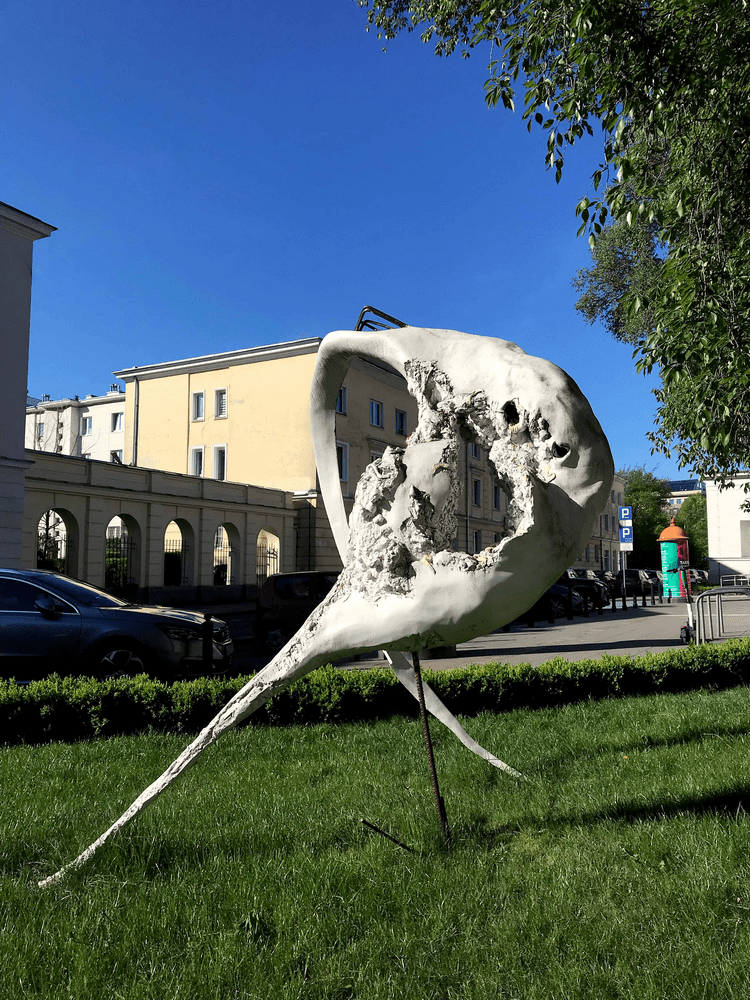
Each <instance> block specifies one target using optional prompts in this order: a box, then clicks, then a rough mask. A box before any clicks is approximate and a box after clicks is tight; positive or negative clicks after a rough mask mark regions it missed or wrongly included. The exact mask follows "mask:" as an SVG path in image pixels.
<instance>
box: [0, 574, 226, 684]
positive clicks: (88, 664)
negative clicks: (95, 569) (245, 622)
mask: <svg viewBox="0 0 750 1000" xmlns="http://www.w3.org/2000/svg"><path fill="white" fill-rule="evenodd" d="M203 626H204V617H203V615H202V614H199V613H198V612H196V611H182V610H178V609H177V608H160V607H152V606H149V605H146V604H130V603H128V602H127V601H123V600H121V599H120V598H119V597H114V596H113V595H112V594H107V593H106V592H105V591H103V590H100V589H99V588H98V587H93V586H91V584H88V583H82V582H81V581H80V580H73V579H71V578H70V577H68V576H63V575H62V574H60V573H53V572H50V571H49V570H42V569H36V570H14V569H0V676H1V677H5V678H8V677H15V678H16V680H24V681H25V680H31V679H34V678H38V677H43V676H46V675H47V674H50V673H53V672H54V673H59V674H89V675H93V676H96V677H116V676H133V675H135V674H139V673H144V672H145V673H149V674H152V675H154V676H157V677H161V678H163V679H165V680H173V679H175V678H177V677H189V676H197V675H200V674H204V673H206V672H207V671H206V670H205V669H204V666H203V659H202V656H203ZM211 637H212V638H211V652H212V656H213V660H212V666H211V668H210V672H214V673H220V672H225V671H227V670H228V669H229V668H230V667H231V664H232V651H233V650H232V641H231V639H230V637H229V630H228V629H227V626H226V624H225V623H224V622H223V621H219V620H218V619H212V621H211Z"/></svg>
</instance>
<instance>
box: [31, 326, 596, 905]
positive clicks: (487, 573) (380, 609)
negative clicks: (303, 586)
mask: <svg viewBox="0 0 750 1000" xmlns="http://www.w3.org/2000/svg"><path fill="white" fill-rule="evenodd" d="M354 357H364V358H372V359H374V360H376V361H381V362H385V363H387V364H389V365H390V366H392V367H393V368H395V369H396V370H397V371H399V372H400V373H401V374H402V375H403V376H404V377H405V378H406V380H407V383H408V386H409V389H410V391H411V393H412V395H413V396H414V397H415V398H416V400H417V403H418V406H419V420H418V424H417V427H416V429H415V430H414V432H413V433H412V435H411V436H410V437H409V439H408V441H407V443H406V447H405V448H387V449H386V451H385V453H384V455H383V456H382V458H380V459H378V460H377V461H375V462H373V463H372V464H371V465H369V466H368V468H367V469H366V471H365V473H364V474H363V476H362V478H361V480H360V482H359V484H358V486H357V491H356V497H355V502H354V507H353V510H352V514H351V518H350V521H349V524H348V525H347V521H346V513H345V509H344V503H343V499H342V496H341V488H340V484H339V470H338V462H337V456H336V441H335V417H336V398H337V395H338V391H339V389H340V387H341V385H342V383H343V380H344V377H345V375H346V372H347V370H348V367H349V364H350V362H351V360H352V358H354ZM310 417H311V423H312V433H313V444H314V448H315V458H316V462H317V466H318V474H319V479H320V485H321V492H322V495H323V499H324V502H325V506H326V509H327V511H328V516H329V519H330V522H331V527H332V529H333V533H334V537H335V539H336V543H337V545H338V547H339V551H340V552H341V554H342V559H343V561H344V570H343V572H342V573H341V575H340V577H339V580H338V582H337V584H336V585H335V587H334V588H333V590H332V591H331V592H330V594H329V595H328V597H327V598H326V599H325V600H324V601H323V602H322V604H320V605H319V606H318V607H317V608H316V609H315V611H314V612H313V613H312V614H311V615H310V617H309V618H308V619H307V621H306V622H305V623H304V625H303V626H302V627H301V628H300V630H299V631H298V632H297V634H296V635H295V636H294V637H293V638H292V639H291V640H290V641H289V642H288V643H287V645H286V646H285V647H284V648H283V649H282V650H281V651H280V652H279V653H278V655H277V656H276V657H274V659H273V660H272V661H271V662H270V663H269V664H268V666H266V667H265V668H264V669H263V670H261V671H260V672H259V673H258V674H256V676H255V677H253V678H252V680H250V681H249V682H248V683H247V684H246V685H245V686H244V687H243V688H242V690H240V691H239V692H238V693H237V694H236V695H235V696H234V697H233V698H232V699H231V700H230V701H229V702H228V703H227V705H226V706H225V707H224V708H223V709H222V711H221V712H219V714H218V715H217V716H216V717H215V718H214V719H213V720H212V721H211V722H210V723H209V724H208V725H207V726H206V727H205V728H204V729H203V730H202V732H201V733H200V734H199V735H198V736H197V737H196V739H195V740H194V741H193V742H192V743H191V744H190V746H188V747H187V748H186V749H185V750H184V751H183V753H182V754H181V755H180V756H179V757H178V758H177V760H175V761H174V762H173V763H172V764H171V765H170V766H169V767H168V768H167V770H166V771H165V772H164V774H162V775H161V777H159V778H158V779H157V780H156V781H154V782H153V784H151V785H150V786H149V787H148V788H147V789H146V790H145V791H144V792H143V793H142V794H141V795H140V796H139V797H138V798H137V799H136V801H135V802H134V803H133V804H132V805H131V806H130V808H129V809H128V810H127V811H126V812H125V813H124V814H123V815H122V816H121V817H120V818H119V819H118V820H117V821H116V822H115V823H114V824H113V825H112V826H111V827H110V828H109V829H108V830H107V831H106V832H105V833H104V834H102V836H101V837H99V839H98V840H96V841H95V842H94V843H93V844H91V846H90V847H88V848H87V849H86V850H85V851H84V852H83V853H82V854H81V855H80V856H79V857H78V858H76V859H75V861H73V862H71V863H70V864H68V865H66V866H65V867H64V868H62V869H61V870H60V871H59V872H57V873H56V874H55V875H52V876H50V878H47V879H45V880H44V881H43V882H40V883H39V884H40V885H41V886H46V885H50V884H52V883H54V882H56V881H58V880H59V879H60V878H61V877H62V876H63V875H64V874H65V872H67V871H68V870H69V869H71V868H74V867H78V866H79V865H81V864H83V863H84V862H85V861H86V860H87V859H88V858H89V857H91V855H92V854H94V852H95V851H96V850H97V849H98V848H99V847H100V846H101V845H102V844H103V843H104V842H105V841H106V840H107V839H108V838H109V837H110V836H111V835H112V834H113V833H115V832H116V831H117V830H119V829H120V828H121V827H123V826H124V825H125V824H126V823H127V822H128V821H129V820H131V819H132V818H133V817H134V816H135V815H137V814H138V813H139V812H141V811H142V810H143V809H144V808H145V806H146V805H148V803H149V802H151V801H152V800H153V799H154V798H156V796H157V795H159V794H160V793H161V792H162V791H163V790H164V789H165V788H166V787H167V786H168V785H169V784H170V783H171V782H172V781H174V779H175V778H176V777H177V776H178V775H179V774H181V773H182V772H183V771H185V770H186V769H187V768H188V767H190V765H191V764H193V763H194V761H195V760H196V758H197V757H198V756H199V754H200V753H201V752H202V751H203V750H204V749H205V748H206V747H208V746H209V745H210V744H211V743H213V742H214V740H216V739H217V738H218V737H219V736H220V735H221V733H223V732H225V731H226V730H228V729H232V728H233V727H234V726H236V725H237V724H238V723H239V722H241V721H242V720H243V719H245V718H247V717H248V716H249V715H250V714H251V713H252V712H254V711H256V710H257V709H258V708H259V707H260V706H261V705H263V704H264V703H265V702H266V701H267V700H268V699H269V698H270V697H271V695H273V694H274V693H275V692H278V691H280V690H282V689H283V688H285V687H286V686H287V685H289V684H290V683H291V682H292V681H294V680H296V679H297V678H299V677H302V676H303V675H304V674H306V673H308V672H309V671H311V670H314V669H315V668H316V667H319V666H321V665H322V664H324V663H328V662H329V661H331V660H335V659H340V658H342V657H345V656H350V655H354V654H356V653H362V652H368V651H371V650H373V649H385V650H386V652H387V656H388V659H389V660H390V662H391V665H392V667H393V669H394V671H395V672H396V675H397V676H398V678H399V680H401V681H402V683H404V684H405V685H406V686H407V687H408V688H409V690H410V691H411V692H412V693H413V694H414V693H415V684H414V674H413V673H412V671H411V669H410V667H409V665H408V663H407V661H406V659H405V657H404V656H403V655H402V651H409V650H411V651H418V650H422V649H426V648H429V647H431V646H443V645H449V644H453V643H457V642H464V641H466V640H467V639H470V638H473V637H475V636H478V635H483V634H485V633H487V632H488V631H492V630H493V629H496V628H498V627H500V626H501V625H504V624H506V623H508V622H510V621H512V620H513V619H515V618H517V617H518V616H519V615H521V614H523V613H524V612H525V611H526V610H528V608H529V607H531V605H532V604H533V603H534V602H535V601H536V600H537V599H538V598H539V597H540V596H541V595H542V594H543V593H544V592H545V591H546V590H547V588H548V587H549V586H550V584H552V583H553V582H554V581H555V580H556V579H557V578H558V577H559V576H560V574H561V573H562V572H563V571H564V570H565V569H566V568H567V567H568V566H569V565H570V563H571V562H573V561H574V559H575V558H576V557H577V556H578V555H579V553H580V552H581V550H582V549H583V547H584V546H585V544H586V542H587V541H588V539H589V537H590V535H591V531H592V528H593V525H594V522H595V521H596V518H597V517H598V516H599V513H600V511H601V509H602V507H603V505H604V502H605V500H606V497H607V494H608V492H609V490H610V485H611V482H612V475H613V471H614V469H613V463H612V456H611V454H610V450H609V446H608V444H607V441H606V438H605V437H604V434H603V432H602V430H601V427H600V426H599V423H598V421H597V420H596V417H595V416H594V414H593V413H592V411H591V408H590V406H589V404H588V402H587V401H586V399H585V398H584V397H583V395H582V394H581V392H580V390H579V389H578V387H577V386H576V385H575V383H574V382H573V381H572V379H570V378H569V377H568V376H567V375H566V374H565V373H564V372H563V371H561V370H560V369H559V368H557V367H556V366H555V365H553V364H551V363H550V362H548V361H544V360H542V359H541V358H535V357H531V356H529V355H527V354H526V353H525V352H524V351H522V350H521V349H520V348H519V347H517V346H516V345H515V344H511V343H509V342H508V341H504V340H497V339H494V338H489V337H476V336H472V335H470V334H466V333H458V332H456V331H453V330H427V329H419V328H416V327H402V328H399V329H395V330H392V329H387V330H382V331H378V332H352V331H338V332H336V333H331V334H329V335H328V336H327V337H326V338H325V340H324V341H323V343H322V344H321V347H320V351H319V353H318V358H317V363H316V367H315V373H314V378H313V385H312V391H311V402H310ZM470 441H472V442H476V443H478V444H479V445H480V446H481V447H482V448H483V449H484V450H485V452H486V453H487V455H488V460H489V464H490V466H491V467H492V468H493V470H494V475H495V478H496V481H497V482H498V483H499V484H500V486H501V487H502V489H503V490H504V492H505V493H506V495H507V497H508V511H507V514H506V517H505V520H504V523H503V524H502V529H503V530H502V538H501V539H500V541H499V542H498V543H497V544H496V545H494V546H492V547H489V548H487V549H485V550H484V551H483V552H478V553H474V554H473V555H469V554H468V553H465V552H457V551H454V548H453V539H454V538H455V537H456V531H457V519H456V506H457V503H458V499H459V494H460V488H461V487H460V474H459V460H460V458H461V457H462V456H463V453H464V449H465V446H466V443H467V442H470ZM467 488H468V484H467ZM425 702H426V707H427V709H428V711H430V712H432V714H433V715H435V716H436V717H437V718H438V719H439V720H440V721H442V722H444V723H445V724H446V725H448V726H449V728H450V729H451V730H452V731H453V732H454V733H455V734H456V735H457V736H458V737H459V739H461V741H462V742H463V743H464V744H465V745H466V746H468V747H469V748H470V749H472V750H473V751H474V752H475V753H478V754H479V755H480V756H482V757H484V758H485V759H486V760H488V761H489V762H490V763H492V764H494V765H495V766H497V767H499V768H501V769H503V770H505V771H508V772H509V773H511V774H513V775H516V776H517V775H518V772H517V771H514V770H513V768H511V767H509V766H508V765H507V764H504V763H503V762H502V761H500V760H499V759H498V758H496V757H494V756H493V755H492V754H490V753H488V752H487V751H486V750H484V749H483V748H482V747H480V746H479V745H478V744H477V743H476V742H475V741H474V740H472V739H471V737H470V736H469V735H468V734H467V733H466V731H465V730H464V729H463V728H462V727H461V725H460V724H459V723H458V721H457V720H456V719H455V718H454V717H453V716H452V714H451V713H450V712H449V711H448V709H447V708H446V707H445V706H444V705H443V704H442V703H441V702H440V700H439V699H438V698H437V696H436V695H435V694H434V692H432V691H430V689H429V688H427V687H425Z"/></svg>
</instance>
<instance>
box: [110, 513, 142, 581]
mask: <svg viewBox="0 0 750 1000" xmlns="http://www.w3.org/2000/svg"><path fill="white" fill-rule="evenodd" d="M141 548H142V541H141V526H140V524H139V523H138V521H137V520H136V518H134V517H133V516H132V515H131V514H125V513H122V512H120V513H118V514H115V515H114V516H113V517H112V518H111V519H110V521H109V523H108V524H107V527H106V529H105V538H104V586H105V588H106V589H107V590H110V591H112V592H113V593H116V594H124V595H126V596H132V595H134V594H135V593H136V592H137V590H138V585H139V583H140V579H141Z"/></svg>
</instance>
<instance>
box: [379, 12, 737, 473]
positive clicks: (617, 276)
mask: <svg viewBox="0 0 750 1000" xmlns="http://www.w3.org/2000/svg"><path fill="white" fill-rule="evenodd" d="M360 2H362V3H363V5H364V6H365V7H367V20H368V25H375V26H377V28H378V34H379V36H381V37H383V38H386V39H389V38H393V37H395V36H396V35H397V34H398V33H400V32H402V31H412V30H413V29H414V28H416V27H418V26H419V27H421V28H422V29H423V32H422V38H423V40H424V41H430V42H431V43H434V44H435V52H436V53H437V54H438V55H449V54H450V53H451V52H453V51H454V50H455V49H456V48H461V49H463V50H464V51H465V52H466V53H467V54H468V51H469V50H470V49H474V48H476V47H477V46H480V45H481V46H486V50H487V53H488V56H489V66H488V80H487V82H486V83H485V100H486V101H487V103H488V104H489V105H490V106H491V107H496V106H497V105H498V104H502V105H503V106H504V107H505V108H508V109H511V110H512V109H513V108H514V107H515V104H514V101H515V88H516V87H521V88H522V91H523V95H524V101H523V108H524V109H523V118H524V120H525V121H526V123H527V127H528V129H529V131H532V130H533V129H535V128H538V129H541V130H543V132H544V133H545V134H546V139H547V142H546V148H545V166H546V167H547V169H550V170H554V173H555V179H556V181H558V182H559V181H560V179H561V177H562V173H563V170H564V168H565V156H566V154H567V148H568V147H569V146H572V145H574V144H575V143H576V142H577V141H578V140H580V139H581V138H582V137H583V136H584V135H587V136H592V135H593V134H594V131H595V130H594V128H593V127H592V126H594V125H595V124H596V122H598V123H599V129H598V130H596V131H597V133H598V134H599V135H600V139H599V140H598V141H599V142H600V144H601V145H600V156H599V163H598V166H597V169H595V170H594V171H593V173H592V175H591V189H590V191H589V192H588V194H589V197H586V198H583V199H581V200H580V201H579V202H578V205H577V207H576V216H578V217H580V223H579V228H578V233H579V235H586V236H587V237H588V242H589V247H590V248H591V252H592V267H591V268H590V269H587V270H584V271H581V272H579V274H578V275H577V277H576V279H575V281H574V284H575V285H576V287H577V288H578V289H579V291H580V292H581V293H582V294H581V298H580V299H579V301H578V303H577V308H578V309H579V311H580V312H581V313H582V314H583V315H584V318H586V319H587V320H588V321H590V322H593V321H594V320H595V319H601V320H602V321H603V322H604V324H605V326H606V327H607V328H608V329H609V330H610V332H612V333H613V335H614V336H615V337H617V338H619V339H622V340H626V341H628V342H630V343H633V344H634V345H635V346H636V357H635V360H636V366H637V369H638V370H639V371H645V372H649V371H658V372H661V373H662V376H663V387H662V389H661V390H659V391H657V393H656V399H657V403H658V409H657V428H656V430H655V431H654V432H653V434H652V435H651V436H650V439H651V442H652V444H653V447H654V449H655V450H656V451H658V452H662V453H667V452H669V451H670V450H673V451H675V452H676V454H677V457H678V460H679V462H680V463H681V464H682V465H684V466H686V467H690V468H692V469H693V470H694V472H695V473H696V474H698V475H701V476H703V477H705V478H715V477H716V476H717V475H718V476H727V475H729V474H731V472H732V470H736V469H737V468H738V467H741V466H742V465H748V466H750V361H748V360H746V359H747V358H750V350H748V339H749V338H750V143H748V141H747V137H748V135H750V74H749V73H748V70H747V67H748V66H749V65H750V4H748V3H747V0H742V2H741V3H738V4H728V3H724V4H717V3H715V2H712V0H651V2H650V3H648V4H647V5H643V4H641V3H623V2H622V0H512V2H510V3H509V4H507V5H506V6H505V7H503V8H498V7H497V6H496V4H495V0H360ZM625 232H630V233H631V235H632V239H629V238H626V236H625V235H624V233H625ZM730 398H731V400H732V402H731V406H730V407H729V415H728V416H725V415H724V410H725V403H726V402H727V400H729V399H730ZM695 414H700V416H701V424H700V427H701V430H700V432H699V433H696V426H697V425H696V424H695V422H694V415H695Z"/></svg>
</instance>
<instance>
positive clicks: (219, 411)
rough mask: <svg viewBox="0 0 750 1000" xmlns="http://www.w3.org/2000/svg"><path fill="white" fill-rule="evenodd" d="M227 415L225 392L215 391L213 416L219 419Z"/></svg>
mask: <svg viewBox="0 0 750 1000" xmlns="http://www.w3.org/2000/svg"><path fill="white" fill-rule="evenodd" d="M226 415H227V390H226V389H217V390H216V392H215V393H214V416H215V417H216V418H217V419H219V418H220V417H225V416H226Z"/></svg>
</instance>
